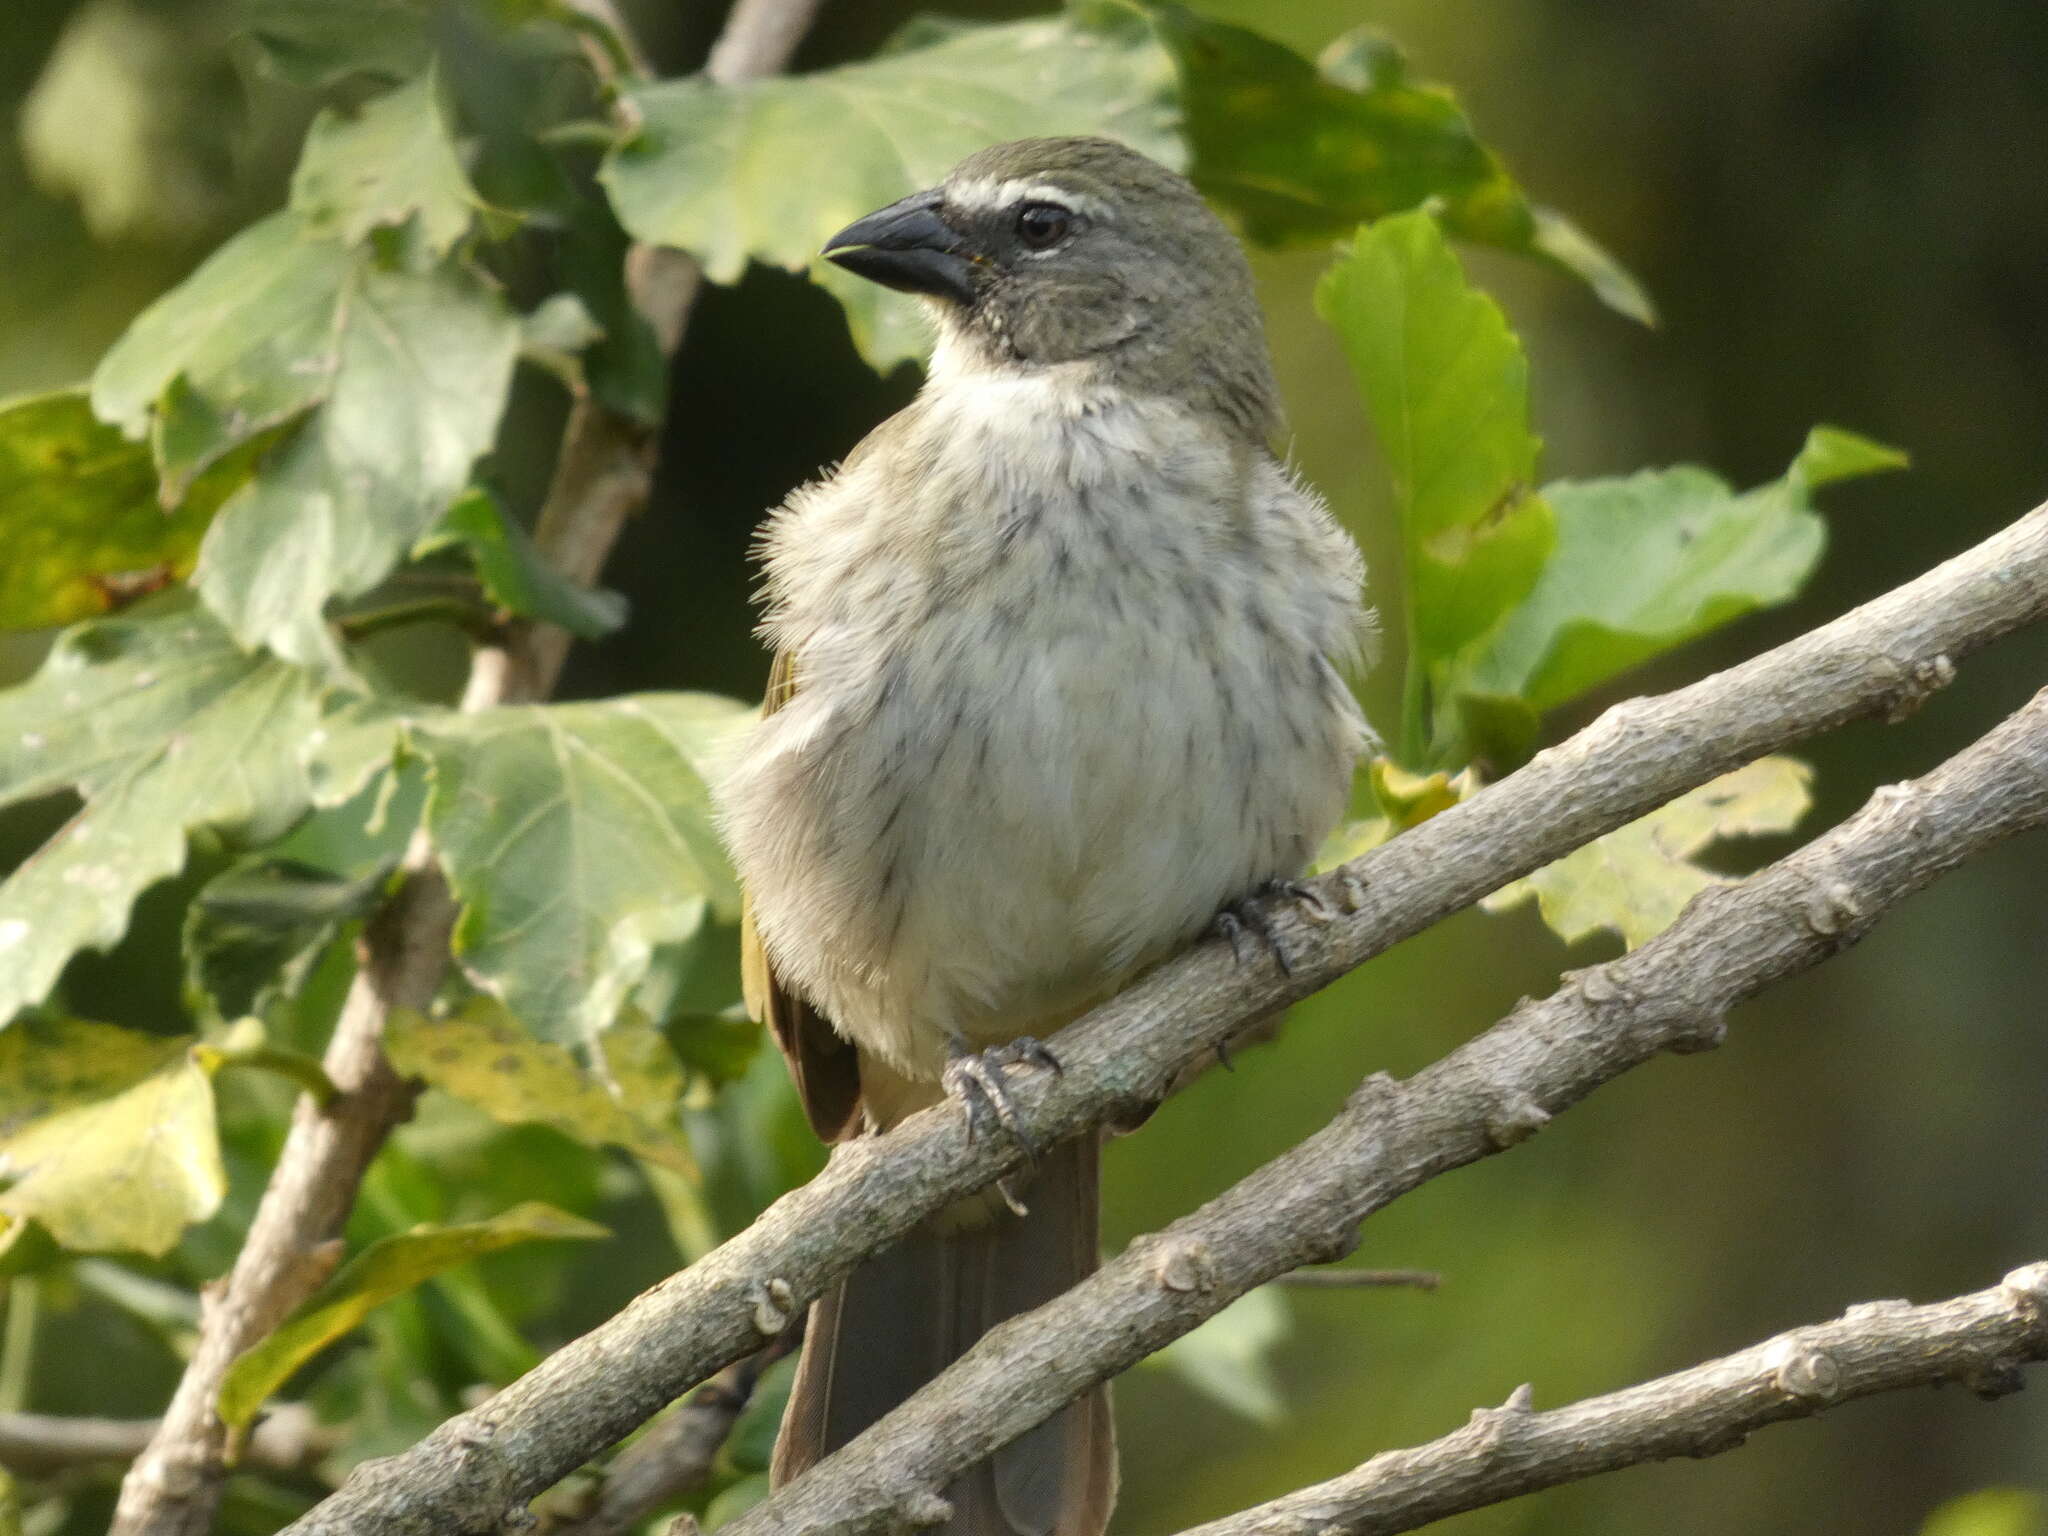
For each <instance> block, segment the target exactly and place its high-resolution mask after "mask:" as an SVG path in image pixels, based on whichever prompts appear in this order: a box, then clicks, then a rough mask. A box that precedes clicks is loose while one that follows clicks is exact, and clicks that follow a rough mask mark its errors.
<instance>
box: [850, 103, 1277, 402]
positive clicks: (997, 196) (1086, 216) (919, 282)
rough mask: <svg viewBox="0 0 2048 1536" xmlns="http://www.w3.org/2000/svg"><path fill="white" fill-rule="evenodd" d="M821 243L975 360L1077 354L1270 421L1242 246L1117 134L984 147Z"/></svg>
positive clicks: (1136, 388) (1176, 393) (1147, 384)
mask: <svg viewBox="0 0 2048 1536" xmlns="http://www.w3.org/2000/svg"><path fill="white" fill-rule="evenodd" d="M825 254H826V256H827V257H828V258H830V259H831V260H833V261H835V262H837V263H839V265H841V266H843V267H845V268H846V269H847V270H849V271H851V272H857V273H859V274H860V275H861V276H863V277H867V278H871V279H873V280H874V281H875V282H878V283H882V284H884V285H886V286H888V287H890V288H895V289H898V290H901V291H903V292H906V293H916V294H921V295H924V296H925V297H926V298H928V299H930V300H932V302H933V304H934V306H935V307H936V309H937V310H938V312H939V316H940V323H941V325H942V326H944V327H945V328H946V330H947V332H948V341H949V342H950V343H952V344H953V345H955V346H961V347H965V348H966V349H968V351H969V353H970V355H972V356H973V357H974V359H975V360H976V361H978V362H984V363H986V364H988V365H993V366H1013V367H1024V368H1032V367H1049V366H1053V365H1057V364H1062V363H1075V362H1092V363H1096V364H1099V365H1100V366H1101V367H1102V368H1103V369H1104V371H1105V373H1106V375H1107V377H1108V379H1109V380H1110V381H1111V382H1113V383H1114V384H1116V385H1117V386H1119V387H1121V388H1124V389H1127V390H1131V391H1133V392H1141V393H1148V394H1163V395H1167V396H1170V397H1173V398H1175V399H1179V400H1182V401H1184V402H1185V403H1187V404H1189V405H1192V406H1195V407H1197V408H1198V409H1203V410H1209V411H1213V412H1215V413H1216V414H1217V415H1219V416H1221V417H1222V418H1223V419H1224V420H1226V421H1227V422H1229V423H1230V424H1231V425H1232V426H1233V427H1235V428H1237V429H1239V430H1241V431H1242V432H1244V433H1246V434H1247V435H1249V436H1252V437H1254V438H1258V439H1263V438H1264V437H1265V436H1266V435H1267V434H1268V433H1269V432H1270V431H1271V430H1272V429H1273V427H1274V425H1275V419H1276V416H1277V407H1276V402H1275V393H1274V389H1273V378H1272V370H1271V365H1270V363H1269V361H1268V359H1267V353H1266V338H1265V332H1264V329H1263V327H1262V325H1261V323H1260V318H1259V310H1258V304H1257V302H1256V300H1255V299H1254V297H1253V294H1252V280H1251V271H1250V269H1249V268H1248V267H1247V266H1246V265H1245V259H1244V252H1243V251H1242V250H1241V249H1240V248H1239V246H1238V243H1237V241H1236V239H1235V238H1233V237H1232V235H1231V233H1230V231H1229V230H1228V229H1226V228H1225V227H1224V226H1223V222H1222V220H1220V219H1218V218H1217V217H1216V215H1215V214H1214V213H1212V212H1211V211H1210V210H1209V207H1208V205H1207V204H1206V203H1204V202H1203V201H1202V199H1201V196H1200V195H1199V194H1198V193H1197V192H1196V191H1195V189H1194V188H1193V187H1192V186H1190V185H1189V184H1188V181H1187V179H1186V178H1185V177H1183V176H1179V175H1176V174H1175V173H1174V172H1172V171H1169V170H1168V169H1166V167H1165V166H1163V165H1160V164H1158V163H1157V162H1156V161H1152V160H1148V159H1147V158H1146V157H1145V156H1143V155H1141V154H1138V153H1137V152H1136V151H1135V150H1130V149H1126V148H1125V147H1124V146H1123V145H1121V144H1114V143H1111V142H1110V141H1109V140H1107V139H1019V140H1017V141H1015V142H1014V143H1010V144H997V145H995V146H993V147H991V148H989V149H984V150H982V151H980V152H979V153H977V154H973V155H970V156H968V157H967V159H965V160H963V161H961V162H960V163H959V164H958V165H957V166H955V167H954V168H953V170H952V171H951V173H950V174H948V175H947V177H946V179H945V180H944V181H943V182H941V183H940V184H939V185H938V186H936V187H933V188H931V189H929V190H928V191H924V192H916V193H913V194H911V195H910V196H909V197H906V198H904V199H903V200H902V201H900V202H896V203H891V204H890V205H889V206H888V207H887V208H884V209H882V210H880V211H879V212H877V213H872V214H870V215H868V217H866V218H864V219H862V220H860V221H859V222H857V223H855V224H852V225H849V226H848V227H847V228H845V229H843V230H841V231H840V232H839V233H838V234H837V235H835V236H833V238H832V239H831V241H829V242H828V243H827V245H826V247H825Z"/></svg>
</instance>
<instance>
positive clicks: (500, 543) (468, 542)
mask: <svg viewBox="0 0 2048 1536" xmlns="http://www.w3.org/2000/svg"><path fill="white" fill-rule="evenodd" d="M450 542H455V543H460V544H461V545H463V546H464V547H465V548H466V549H467V550H468V551H469V554H470V558H471V559H472V560H474V561H475V562H476V571H477V576H478V577H479V579H481V580H482V582H483V585H484V594H485V595H486V596H487V597H489V598H490V600H491V601H492V602H493V603H496V604H497V605H498V606H499V607H501V608H504V609H507V610H508V611H510V612H512V613H518V614H524V615H526V616H527V617H529V618H536V619H545V620H547V621H548V622H549V623H551V624H559V625H561V626H562V628H564V629H566V630H568V631H569V633H570V634H572V635H577V636H580V637H581V638H583V639H585V640H595V639H598V638H600V637H601V636H604V635H608V634H610V633H611V632H612V631H613V630H615V629H617V628H618V627H619V626H620V625H621V624H623V623H625V622H626V600H625V599H624V598H623V597H621V596H619V594H618V593H616V592H608V591H606V590H604V589H603V588H601V587H579V586H577V585H576V584H575V583H574V582H572V581H570V580H569V579H568V578H567V577H565V576H563V575H562V573H561V572H560V571H558V570H556V569H555V567H554V566H552V565H550V564H549V563H548V562H547V561H546V560H544V559H542V558H541V555H540V551H539V550H537V549H535V548H534V544H533V540H532V539H531V538H530V537H528V535H527V532H526V530H525V529H524V528H522V527H520V526H519V524H518V523H517V522H516V521H515V520H514V519H513V518H512V516H511V515H510V514H509V513H507V512H506V511H505V509H504V508H503V507H501V506H500V505H498V500H497V498H496V497H494V496H493V495H491V493H490V492H488V491H485V490H481V489H478V488H474V487H472V488H471V489H470V490H468V491H466V492H464V494H463V495H462V497H461V498H460V499H459V500H458V501H457V502H456V503H455V505H454V506H452V507H450V508H449V509H448V512H447V515H446V516H444V517H443V518H442V519H441V522H440V524H439V525H438V526H437V527H436V528H435V529H434V531H433V532H432V533H430V534H429V535H428V536H427V539H426V540H425V541H424V542H423V543H422V545H421V546H420V550H421V552H422V553H424V552H426V551H427V550H430V549H433V548H436V547H439V546H441V545H444V544H446V543H450Z"/></svg>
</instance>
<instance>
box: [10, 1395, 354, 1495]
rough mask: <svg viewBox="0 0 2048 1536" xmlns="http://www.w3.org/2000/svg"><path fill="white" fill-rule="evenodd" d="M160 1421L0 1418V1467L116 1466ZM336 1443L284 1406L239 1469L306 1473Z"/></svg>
mask: <svg viewBox="0 0 2048 1536" xmlns="http://www.w3.org/2000/svg"><path fill="white" fill-rule="evenodd" d="M161 1422H162V1421H161V1420H158V1419H70V1418H63V1417H60V1416H58V1415H56V1414H48V1413H0V1467H5V1468H6V1469H7V1470H8V1471H10V1472H15V1473H19V1474H20V1475H21V1476H23V1477H44V1476H47V1475H49V1474H50V1473H53V1472H63V1471H66V1470H68V1469H69V1468H72V1467H87V1466H96V1465H101V1464H114V1465H120V1464H123V1463H126V1462H129V1461H133V1460H134V1459H135V1458H136V1457H137V1456H140V1455H141V1454H142V1453H143V1451H144V1450H145V1449H146V1448H147V1447H148V1445H149V1442H150V1439H151V1437H152V1436H154V1435H155V1433H156V1428H157V1425H158V1424H159V1423H161ZM340 1443H341V1432H340V1431H339V1430H338V1429H334V1428H332V1427H330V1426H328V1425H324V1424H322V1423H321V1422H320V1421H319V1419H318V1418H317V1417H316V1416H315V1414H314V1412H313V1410H312V1409H311V1408H309V1407H307V1406H306V1405H305V1404H304V1403H284V1404H281V1405H279V1406H278V1407H276V1408H274V1409H272V1410H271V1411H270V1412H268V1413H266V1414H265V1415H264V1416H263V1418H262V1419H261V1420H260V1421H259V1422H258V1423H257V1425H256V1427H255V1429H254V1430H252V1431H251V1432H250V1435H249V1443H248V1445H247V1447H245V1448H244V1450H243V1453H242V1463H243V1465H245V1466H251V1467H255V1468H258V1469H259V1470H261V1471H265V1472H276V1473H284V1474H303V1473H307V1472H311V1471H312V1470H313V1469H314V1468H315V1467H316V1466H317V1465H318V1464H319V1463H320V1462H321V1461H322V1460H323V1459H324V1458H325V1457H326V1456H327V1455H328V1454H329V1453H330V1452H331V1451H333V1450H334V1448H335V1447H336V1446H337V1445H339V1444H340Z"/></svg>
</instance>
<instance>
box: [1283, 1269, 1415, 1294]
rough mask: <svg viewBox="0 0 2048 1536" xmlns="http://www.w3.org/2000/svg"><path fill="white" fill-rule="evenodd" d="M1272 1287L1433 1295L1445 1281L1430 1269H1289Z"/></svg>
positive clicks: (1299, 1289)
mask: <svg viewBox="0 0 2048 1536" xmlns="http://www.w3.org/2000/svg"><path fill="white" fill-rule="evenodd" d="M1271 1283H1272V1284H1274V1285H1284V1286H1286V1287H1288V1288H1289V1289H1291V1290H1298V1291H1369V1290H1410V1291H1434V1290H1440V1289H1442V1287H1443V1283H1444V1277H1443V1276H1442V1275H1440V1274H1438V1273H1437V1272H1436V1271H1435V1270H1433V1269H1290V1270H1289V1271H1288V1272H1287V1273H1286V1274H1284V1275H1275V1276H1274V1277H1273V1279H1272V1282H1271Z"/></svg>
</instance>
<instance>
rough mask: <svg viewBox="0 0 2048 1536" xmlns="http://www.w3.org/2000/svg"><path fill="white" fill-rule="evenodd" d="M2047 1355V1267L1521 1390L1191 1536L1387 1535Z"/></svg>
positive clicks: (1998, 1381)
mask: <svg viewBox="0 0 2048 1536" xmlns="http://www.w3.org/2000/svg"><path fill="white" fill-rule="evenodd" d="M2042 1359H2048V1264H2029V1265H2028V1266H2027V1267H2026V1268H2024V1269H2016V1270H2014V1271H2013V1272H2012V1273H2011V1274H2009V1275H2007V1276H2006V1277H2005V1279H2004V1280H2003V1281H2002V1282H2001V1283H1999V1284H1998V1285H1996V1286H1993V1287H1992V1288H1991V1289H1990V1290H1985V1291H1976V1292H1973V1293H1972V1294H1970V1295H1967V1296H1957V1297H1955V1298H1953V1299H1952V1300H1949V1301H1940V1302H1935V1303H1933V1304H1932V1305H1929V1306H1924V1307H1915V1306H1909V1305H1908V1304H1907V1303H1905V1302H1903V1301H1873V1302H1866V1303H1865V1304H1863V1305H1862V1306H1859V1307H1851V1308H1850V1309H1849V1310H1848V1311H1847V1312H1846V1313H1844V1314H1843V1315H1842V1317H1841V1318H1840V1319H1838V1320H1837V1321H1835V1322H1832V1323H1816V1324H1814V1325H1812V1326H1810V1327H1805V1328H1794V1329H1791V1330H1790V1331H1788V1332H1785V1333H1781V1334H1779V1335H1778V1336H1777V1337H1776V1338H1772V1339H1766V1340H1765V1341H1764V1342H1763V1343H1761V1344H1756V1345H1752V1346H1751V1347H1750V1348H1748V1349H1745V1350H1743V1351H1742V1352H1741V1353H1740V1354H1734V1355H1729V1356H1727V1357H1726V1358H1724V1359H1720V1360H1710V1361H1708V1362H1707V1363H1706V1364H1704V1365H1696V1366H1694V1367H1692V1369H1690V1370H1685V1371H1678V1372H1676V1373H1674V1374H1672V1375H1670V1376H1660V1377H1658V1378H1657V1379H1656V1380H1654V1381H1646V1382H1643V1383H1642V1384H1640V1385H1639V1386H1633V1387H1629V1388H1627V1389H1626V1390H1624V1391H1620V1392H1610V1393H1607V1394H1606V1395H1605V1396H1602V1397H1589V1398H1587V1399H1585V1400H1584V1401H1583V1402H1577V1403H1573V1404H1571V1405H1570V1406H1568V1407H1564V1408H1553V1409H1551V1410H1549V1411H1548V1412H1544V1413H1536V1412H1533V1411H1532V1410H1531V1407H1530V1402H1529V1389H1528V1388H1527V1387H1521V1388H1518V1389H1517V1390H1516V1392H1515V1393H1514V1395H1513V1396H1511V1397H1510V1398H1509V1399H1508V1400H1507V1401H1506V1402H1505V1403H1503V1404H1502V1405H1501V1406H1500V1407H1498V1408H1478V1409H1474V1410H1473V1413H1472V1418H1471V1421H1470V1422H1469V1423H1467V1424H1466V1425H1465V1426H1464V1427H1463V1428H1462V1429H1458V1430H1455V1431H1453V1432H1452V1433H1450V1434H1448V1435H1445V1436H1443V1437H1442V1438H1441V1439H1438V1440H1432V1441H1431V1442H1430V1443H1429V1444H1427V1445H1422V1446H1416V1447H1415V1448H1413V1449H1412V1450H1403V1451H1384V1452H1382V1453H1381V1454H1379V1455H1377V1456H1375V1457H1373V1458H1372V1460H1370V1461H1368V1462H1366V1463H1365V1464H1364V1465H1363V1466H1361V1467H1358V1468H1356V1469H1355V1470H1353V1471H1350V1472H1347V1473H1345V1474H1344V1475H1343V1476H1342V1477H1335V1478H1332V1479H1330V1481H1328V1482H1326V1483H1317V1484H1316V1485H1315V1486H1313V1487H1310V1488H1303V1489H1301V1490H1299V1491H1298V1492H1295V1493H1290V1494H1288V1495H1286V1496H1285V1497H1283V1498H1278V1499H1274V1500H1272V1501H1271V1502H1270V1503H1266V1504H1261V1505H1259V1506H1257V1507H1256V1508H1254V1509H1247V1510H1245V1511H1243V1512H1242V1513H1239V1514H1235V1515H1230V1516H1226V1517H1225V1518H1224V1519H1221V1520H1213V1521H1211V1522H1209V1523H1208V1524H1207V1525H1198V1526H1196V1527H1194V1528H1193V1529H1192V1530H1188V1531H1185V1532H1183V1533H1182V1536H1296V1533H1300V1532H1309V1531H1313V1532H1315V1533H1316V1536H1388V1533H1391V1532H1394V1531H1412V1530H1414V1529H1416V1528H1417V1527H1418V1526H1424V1525H1428V1524H1430V1523H1431V1522H1432V1521H1436V1520H1441V1519H1443V1518H1444V1517H1445V1516H1447V1515H1455V1514H1459V1513H1461V1512H1462V1511H1465V1510H1468V1509H1478V1508H1481V1507H1482V1506H1484V1505H1488V1504H1499V1503H1501V1502H1503V1501H1505V1500H1507V1499H1512V1498H1518V1497H1519V1496H1521V1495H1522V1494H1525V1493H1534V1492H1536V1491H1537V1490H1538V1489H1542V1488H1554V1487H1556V1486H1557V1485H1558V1484H1559V1483H1569V1482H1577V1481H1578V1480H1579V1479H1581V1478H1587V1477H1594V1476H1597V1475H1598V1474H1599V1473H1602V1472H1613V1471H1617V1470H1619V1469H1620V1468H1622V1467H1632V1466H1636V1465H1639V1464H1640V1463H1642V1462H1646V1461H1668V1460H1670V1459H1672V1458H1673V1457H1677V1456H1695V1457H1700V1456H1717V1455H1719V1454H1720V1453H1721V1452H1723V1451H1728V1450H1733V1449H1734V1448H1735V1447H1736V1446H1738V1445H1740V1444H1742V1442H1743V1440H1744V1439H1745V1438H1746V1437H1747V1436H1748V1435H1749V1433H1750V1431H1752V1430H1756V1429H1761V1428H1762V1427H1763V1426H1764V1425H1766V1424H1777V1423H1782V1422H1783V1421H1785V1420H1787V1419H1804V1418H1810V1417H1812V1416H1813V1415H1815V1414H1818V1413H1820V1412H1821V1411H1822V1410H1823V1409H1826V1408H1830V1407H1832V1406H1834V1405H1835V1404H1836V1403H1842V1402H1847V1401H1849V1400H1850V1399H1851V1398H1857V1397H1870V1396H1873V1395H1874V1394H1876V1393H1879V1392H1894V1391H1897V1390H1899V1389H1900V1388H1903V1387H1924V1386H1940V1385H1941V1384H1942V1383H1944V1382H1960V1383H1962V1384H1963V1385H1965V1386H1967V1387H1969V1388H1970V1389H1971V1390H1972V1391H1974V1392H1976V1393H1978V1394H1979V1395H1980V1396H1984V1397H1996V1396H1998V1395H2000V1394H2002V1393H2005V1392H2009V1391H2012V1390H2014V1389H2015V1388H2017V1387H2018V1386H2019V1385H2020V1379H2019V1374H2018V1372H2019V1367H2020V1366H2021V1365H2023V1364H2029V1363H2033V1362H2036V1361H2039V1360H2042Z"/></svg>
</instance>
